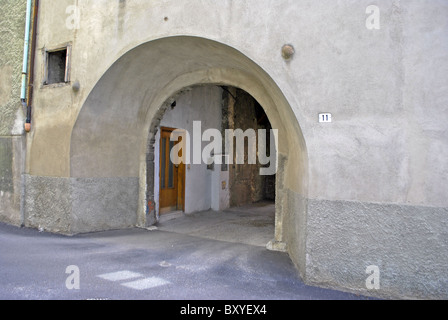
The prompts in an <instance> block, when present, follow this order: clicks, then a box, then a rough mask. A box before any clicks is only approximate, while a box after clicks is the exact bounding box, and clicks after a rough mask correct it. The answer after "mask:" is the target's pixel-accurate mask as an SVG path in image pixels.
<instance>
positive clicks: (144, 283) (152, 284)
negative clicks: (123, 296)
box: [122, 278, 170, 290]
mask: <svg viewBox="0 0 448 320" xmlns="http://www.w3.org/2000/svg"><path fill="white" fill-rule="evenodd" d="M167 284H170V282H168V281H166V280H163V279H161V278H146V279H141V280H137V281H133V282H128V283H123V284H122V285H123V286H125V287H128V288H131V289H135V290H146V289H151V288H156V287H160V286H164V285H167Z"/></svg>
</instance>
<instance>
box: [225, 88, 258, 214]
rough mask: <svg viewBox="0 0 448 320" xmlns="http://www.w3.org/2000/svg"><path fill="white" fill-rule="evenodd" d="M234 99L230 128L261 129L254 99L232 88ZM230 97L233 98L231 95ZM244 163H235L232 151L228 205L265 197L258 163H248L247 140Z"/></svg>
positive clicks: (242, 203) (242, 91) (250, 201)
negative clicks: (232, 160)
mask: <svg viewBox="0 0 448 320" xmlns="http://www.w3.org/2000/svg"><path fill="white" fill-rule="evenodd" d="M233 91H234V92H235V98H236V99H235V101H234V103H233V108H230V109H231V110H229V111H230V112H229V111H228V117H232V119H231V120H229V121H226V122H228V123H229V124H230V126H229V128H230V129H234V130H237V129H241V130H243V131H246V130H248V129H254V130H256V131H257V130H258V129H262V126H260V125H259V124H258V118H257V113H256V103H257V102H256V101H255V99H254V98H253V97H251V96H250V95H249V94H248V93H247V92H245V91H244V90H241V89H236V90H235V89H234V90H233ZM230 99H233V98H232V97H231V98H230ZM244 158H245V159H244V161H245V163H244V164H236V153H234V164H233V165H230V181H229V182H230V206H232V207H238V206H243V205H247V204H251V203H255V202H258V201H261V200H263V199H265V191H266V187H265V179H266V178H265V177H264V176H260V164H259V163H257V164H248V149H247V142H246V146H245V155H244Z"/></svg>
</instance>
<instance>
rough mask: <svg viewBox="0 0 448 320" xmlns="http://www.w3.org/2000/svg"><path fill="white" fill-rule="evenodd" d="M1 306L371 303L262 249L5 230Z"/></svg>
mask: <svg viewBox="0 0 448 320" xmlns="http://www.w3.org/2000/svg"><path fill="white" fill-rule="evenodd" d="M69 266H76V267H77V268H75V269H71V270H67V267H69ZM76 270H79V277H77V275H78V273H77V271H76ZM66 271H69V273H66ZM78 280H79V289H78V288H76V287H77V284H78ZM67 284H68V287H69V288H71V290H70V289H68V288H67ZM73 287H75V288H73ZM0 299H2V300H19V299H20V300H85V299H108V300H130V299H132V300H234V301H240V300H328V299H331V300H351V299H366V298H365V297H359V296H356V295H353V294H348V293H343V292H338V291H332V290H326V289H321V288H315V287H309V286H305V285H304V284H303V282H302V281H301V280H300V278H299V276H298V274H297V272H296V270H295V268H294V266H293V264H292V262H291V260H290V259H289V257H288V255H287V254H284V253H280V252H271V251H268V250H266V249H265V248H263V247H258V246H251V245H247V244H239V243H231V242H226V241H218V240H211V239H204V238H199V237H195V236H191V235H185V234H179V233H173V232H167V231H160V230H156V231H148V230H143V229H132V230H124V231H111V232H102V233H95V234H87V235H79V236H74V237H65V236H61V235H54V234H48V233H39V232H38V231H37V230H31V229H25V228H16V227H12V226H8V225H4V224H0Z"/></svg>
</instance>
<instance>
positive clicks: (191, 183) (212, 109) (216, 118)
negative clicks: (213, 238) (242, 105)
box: [154, 86, 228, 214]
mask: <svg viewBox="0 0 448 320" xmlns="http://www.w3.org/2000/svg"><path fill="white" fill-rule="evenodd" d="M221 108H222V89H221V88H219V87H217V86H201V87H195V88H193V89H192V90H191V91H187V92H185V93H183V94H182V95H181V96H180V97H179V98H178V99H177V101H176V107H175V108H174V109H169V110H168V111H167V112H166V113H165V115H164V117H163V119H162V122H161V126H162V127H169V128H176V129H184V130H186V131H188V132H189V134H190V137H191V141H192V140H193V122H194V121H201V123H202V132H204V131H205V130H207V129H212V128H214V129H218V130H221V126H222V111H221ZM205 145H206V144H203V146H205ZM190 148H191V152H190V154H191V155H192V154H193V153H192V152H193V143H191V146H190ZM155 151H156V152H155V176H156V177H157V179H155V181H154V191H155V199H156V208H157V212H160V211H159V209H160V207H159V202H160V201H159V196H160V180H159V172H160V130H159V132H158V133H157V136H156V145H155ZM215 170H220V166H215ZM212 175H213V171H211V170H208V169H207V165H206V164H204V163H202V164H199V165H195V164H191V165H187V166H186V180H185V213H187V214H188V213H193V212H200V211H205V210H209V209H211V208H212V189H216V188H212V184H216V183H220V181H216V179H212ZM212 180H213V183H212ZM227 185H228V183H227ZM223 192H224V193H225V190H224V191H223V190H220V194H222V195H221V196H220V198H221V197H222V198H224V199H225V198H228V196H227V195H226V194H223ZM213 207H214V209H216V208H217V207H216V206H213Z"/></svg>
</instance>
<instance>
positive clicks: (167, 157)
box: [159, 127, 185, 215]
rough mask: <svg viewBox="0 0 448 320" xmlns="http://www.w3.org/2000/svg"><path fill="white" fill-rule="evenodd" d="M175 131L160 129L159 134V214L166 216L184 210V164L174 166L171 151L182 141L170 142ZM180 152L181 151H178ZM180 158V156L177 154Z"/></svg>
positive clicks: (172, 129)
mask: <svg viewBox="0 0 448 320" xmlns="http://www.w3.org/2000/svg"><path fill="white" fill-rule="evenodd" d="M175 130H176V129H174V128H166V127H162V128H161V133H160V171H159V179H160V199H159V201H160V214H161V215H163V214H167V213H170V212H174V211H184V209H185V164H184V163H180V164H179V165H177V164H174V163H173V161H172V159H171V151H172V150H173V148H174V147H175V146H176V145H177V144H178V143H181V142H182V140H179V141H177V142H175V141H171V134H172V133H173V131H175ZM180 152H182V150H181V151H180ZM179 157H182V154H179Z"/></svg>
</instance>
